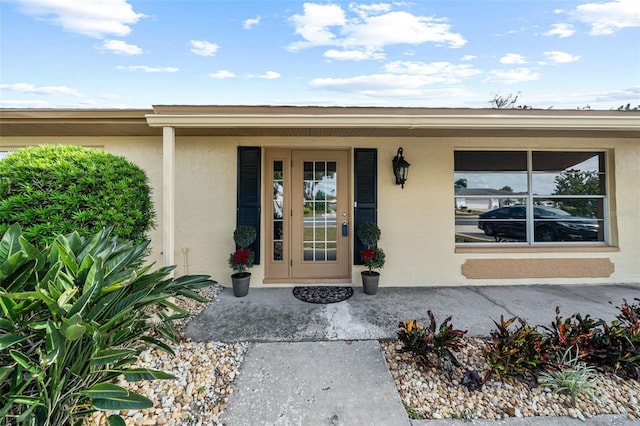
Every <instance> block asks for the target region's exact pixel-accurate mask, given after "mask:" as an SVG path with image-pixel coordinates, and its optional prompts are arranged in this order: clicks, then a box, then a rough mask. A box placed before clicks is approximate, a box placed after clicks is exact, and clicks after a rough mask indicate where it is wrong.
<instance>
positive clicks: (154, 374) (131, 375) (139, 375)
mask: <svg viewBox="0 0 640 426" xmlns="http://www.w3.org/2000/svg"><path fill="white" fill-rule="evenodd" d="M121 373H122V374H124V377H125V379H126V380H127V382H137V381H139V380H158V379H175V376H172V375H171V374H168V373H165V372H164V371H160V370H151V369H148V368H132V369H130V370H123V371H121Z"/></svg>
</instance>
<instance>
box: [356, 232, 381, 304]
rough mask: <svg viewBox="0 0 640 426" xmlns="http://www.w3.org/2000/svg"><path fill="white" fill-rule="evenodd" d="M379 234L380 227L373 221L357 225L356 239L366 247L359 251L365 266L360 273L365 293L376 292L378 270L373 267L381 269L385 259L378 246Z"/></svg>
mask: <svg viewBox="0 0 640 426" xmlns="http://www.w3.org/2000/svg"><path fill="white" fill-rule="evenodd" d="M380 234H381V232H380V228H378V225H376V224H375V223H374V222H365V223H363V224H362V225H360V227H358V231H357V235H358V239H359V240H360V241H361V242H362V244H363V245H364V246H365V247H366V249H364V250H361V251H360V256H361V257H362V260H363V261H364V265H365V266H366V267H367V270H366V271H362V272H361V273H360V274H361V275H362V286H363V287H364V292H365V294H376V293H377V292H378V282H379V280H380V272H377V271H374V269H382V267H383V266H384V260H385V257H384V251H382V249H381V248H380V247H378V240H379V239H380Z"/></svg>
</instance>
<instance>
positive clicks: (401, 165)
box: [391, 147, 411, 189]
mask: <svg viewBox="0 0 640 426" xmlns="http://www.w3.org/2000/svg"><path fill="white" fill-rule="evenodd" d="M391 161H392V162H393V174H394V176H395V177H396V185H402V188H403V189H404V183H405V182H406V181H407V176H409V166H410V165H411V164H409V163H408V162H407V160H405V159H404V157H403V156H402V147H400V148H398V153H397V154H396V156H395V157H393V160H391Z"/></svg>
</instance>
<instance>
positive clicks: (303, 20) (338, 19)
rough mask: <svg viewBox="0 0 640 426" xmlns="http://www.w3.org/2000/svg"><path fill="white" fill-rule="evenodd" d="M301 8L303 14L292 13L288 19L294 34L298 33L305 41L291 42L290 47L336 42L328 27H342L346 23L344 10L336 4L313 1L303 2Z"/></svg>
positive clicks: (300, 47)
mask: <svg viewBox="0 0 640 426" xmlns="http://www.w3.org/2000/svg"><path fill="white" fill-rule="evenodd" d="M303 9H304V14H302V15H297V14H296V15H293V16H292V17H291V18H290V20H291V22H293V24H294V26H295V28H296V34H300V35H301V36H302V38H304V39H305V40H306V41H304V42H297V43H293V44H291V45H290V48H291V49H292V50H298V49H304V48H306V47H312V46H326V45H329V46H330V45H334V44H337V39H336V37H335V35H334V34H333V33H332V32H331V31H330V30H329V28H330V27H342V26H344V25H345V24H346V22H347V21H346V18H345V13H344V10H342V8H341V7H340V6H338V5H336V4H327V5H320V4H314V3H305V4H304V6H303Z"/></svg>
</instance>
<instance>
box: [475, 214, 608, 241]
mask: <svg viewBox="0 0 640 426" xmlns="http://www.w3.org/2000/svg"><path fill="white" fill-rule="evenodd" d="M526 217H527V210H526V207H525V206H510V207H500V208H497V209H494V210H490V211H488V212H485V213H481V214H480V215H478V228H480V229H482V230H483V231H484V233H485V234H486V235H489V236H493V237H496V238H497V237H507V238H514V239H520V240H523V241H524V240H526V238H527V230H526V229H527V225H526ZM533 219H534V229H535V241H597V240H598V222H597V220H596V219H590V218H585V217H579V216H572V215H571V214H570V213H568V212H566V211H564V210H561V209H558V208H555V207H545V206H534V207H533Z"/></svg>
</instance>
